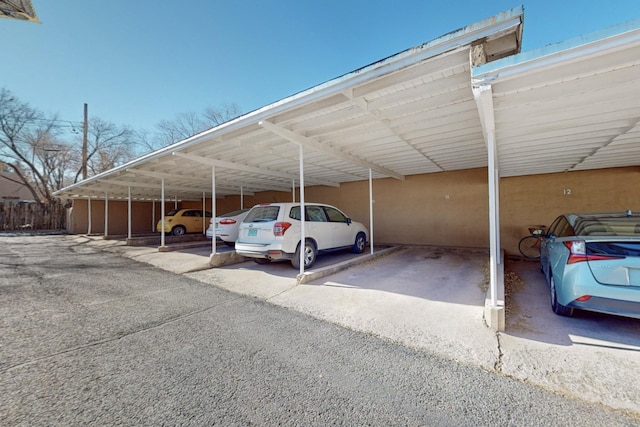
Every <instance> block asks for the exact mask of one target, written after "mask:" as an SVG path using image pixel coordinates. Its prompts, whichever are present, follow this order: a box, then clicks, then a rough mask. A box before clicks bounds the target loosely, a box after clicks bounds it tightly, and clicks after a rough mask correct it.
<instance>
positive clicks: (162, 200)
mask: <svg viewBox="0 0 640 427" xmlns="http://www.w3.org/2000/svg"><path fill="white" fill-rule="evenodd" d="M160 199H161V200H160V246H164V178H162V180H161V181H160Z"/></svg>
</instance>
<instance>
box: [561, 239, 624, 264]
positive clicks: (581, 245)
mask: <svg viewBox="0 0 640 427" xmlns="http://www.w3.org/2000/svg"><path fill="white" fill-rule="evenodd" d="M564 245H565V246H566V247H567V249H569V258H567V264H575V263H577V262H583V261H604V260H611V259H622V258H624V257H623V256H619V255H607V254H587V243H586V242H585V241H584V240H572V241H569V242H564Z"/></svg>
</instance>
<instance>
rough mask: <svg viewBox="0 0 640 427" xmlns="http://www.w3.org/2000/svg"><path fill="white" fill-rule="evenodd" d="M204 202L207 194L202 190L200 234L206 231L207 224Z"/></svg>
mask: <svg viewBox="0 0 640 427" xmlns="http://www.w3.org/2000/svg"><path fill="white" fill-rule="evenodd" d="M206 203H207V194H206V193H205V192H204V191H203V192H202V234H206V233H207V227H208V226H209V225H208V224H206V222H207V207H206V206H205V204H206Z"/></svg>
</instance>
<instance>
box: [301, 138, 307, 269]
mask: <svg viewBox="0 0 640 427" xmlns="http://www.w3.org/2000/svg"><path fill="white" fill-rule="evenodd" d="M303 156H304V153H303V149H302V144H300V274H303V273H304V250H305V246H306V244H307V241H306V235H305V227H306V225H305V217H306V215H305V210H306V209H305V207H304V160H303Z"/></svg>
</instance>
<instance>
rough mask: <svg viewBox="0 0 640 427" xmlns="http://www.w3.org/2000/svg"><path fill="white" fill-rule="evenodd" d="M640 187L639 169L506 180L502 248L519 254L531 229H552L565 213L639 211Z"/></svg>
mask: <svg viewBox="0 0 640 427" xmlns="http://www.w3.org/2000/svg"><path fill="white" fill-rule="evenodd" d="M639 184H640V167H629V168H615V169H598V170H592V171H582V172H566V173H559V174H545V175H532V176H522V177H513V178H503V179H501V181H500V201H501V202H500V221H501V233H502V236H501V240H502V247H503V249H505V251H506V252H507V253H512V254H518V241H519V240H520V238H522V237H523V236H525V235H526V234H527V233H528V231H527V227H528V226H530V225H536V224H544V225H546V226H549V225H551V222H553V220H554V219H555V218H556V217H557V216H558V215H560V214H562V213H566V212H606V211H625V210H627V209H631V210H633V211H640V186H639ZM565 190H569V191H565ZM565 193H566V194H565Z"/></svg>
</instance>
